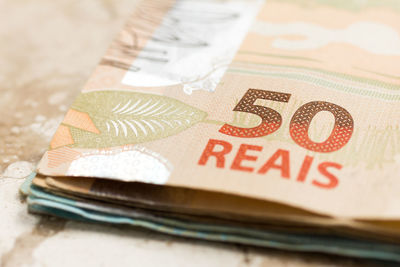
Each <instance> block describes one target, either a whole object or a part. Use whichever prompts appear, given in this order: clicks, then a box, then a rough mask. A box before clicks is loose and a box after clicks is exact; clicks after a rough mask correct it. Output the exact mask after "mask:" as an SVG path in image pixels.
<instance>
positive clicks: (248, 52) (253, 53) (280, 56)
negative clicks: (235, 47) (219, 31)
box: [237, 50, 322, 62]
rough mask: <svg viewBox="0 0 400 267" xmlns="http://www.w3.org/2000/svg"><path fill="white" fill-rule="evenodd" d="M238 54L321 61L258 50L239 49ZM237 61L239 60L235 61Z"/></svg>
mask: <svg viewBox="0 0 400 267" xmlns="http://www.w3.org/2000/svg"><path fill="white" fill-rule="evenodd" d="M238 54H244V55H256V56H263V57H274V58H283V59H294V60H305V61H313V62H322V61H321V60H318V59H313V58H310V57H295V56H287V55H279V54H266V53H258V52H252V51H244V50H240V51H239V52H238ZM237 62H239V61H237Z"/></svg>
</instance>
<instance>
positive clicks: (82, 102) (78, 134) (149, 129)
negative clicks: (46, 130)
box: [69, 91, 207, 148]
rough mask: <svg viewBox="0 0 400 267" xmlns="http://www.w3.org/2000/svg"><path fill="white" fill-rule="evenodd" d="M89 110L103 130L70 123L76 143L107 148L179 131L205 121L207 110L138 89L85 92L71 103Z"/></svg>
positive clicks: (83, 145) (81, 108)
mask: <svg viewBox="0 0 400 267" xmlns="http://www.w3.org/2000/svg"><path fill="white" fill-rule="evenodd" d="M71 108H72V109H75V110H77V111H80V112H86V113H87V114H89V116H90V118H91V119H92V121H93V123H94V124H95V126H96V128H97V129H99V131H100V134H96V133H92V132H88V131H85V130H82V129H78V128H75V127H72V126H69V128H70V130H71V134H72V138H73V140H74V142H75V144H73V145H72V147H80V148H105V147H113V146H121V145H127V144H137V143H143V142H149V141H152V140H157V139H161V138H165V137H168V136H171V135H175V134H177V133H179V132H181V131H183V130H185V129H188V128H190V127H191V126H193V125H194V124H196V123H198V122H200V121H203V120H204V119H205V118H206V117H207V113H206V112H204V111H201V110H199V109H196V108H194V107H192V106H189V105H187V104H185V103H183V102H180V101H178V100H176V99H173V98H170V97H166V96H160V95H154V94H144V93H137V92H125V91H96V92H89V93H82V94H80V95H79V96H78V98H77V99H76V100H75V102H74V104H73V105H72V107H71Z"/></svg>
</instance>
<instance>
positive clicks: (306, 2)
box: [275, 0, 400, 12]
mask: <svg viewBox="0 0 400 267" xmlns="http://www.w3.org/2000/svg"><path fill="white" fill-rule="evenodd" d="M275 1H276V2H290V3H292V4H297V5H300V6H302V7H304V8H313V7H320V6H330V7H333V8H337V9H346V10H349V11H353V12H354V11H361V10H363V9H367V8H377V7H386V8H389V9H391V10H393V11H400V1H398V0H363V1H360V0H275Z"/></svg>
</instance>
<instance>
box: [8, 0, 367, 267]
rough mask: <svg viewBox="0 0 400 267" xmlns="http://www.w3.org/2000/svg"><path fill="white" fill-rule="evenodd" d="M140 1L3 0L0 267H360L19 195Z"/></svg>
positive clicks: (337, 259)
mask: <svg viewBox="0 0 400 267" xmlns="http://www.w3.org/2000/svg"><path fill="white" fill-rule="evenodd" d="M136 3H137V0H119V1H112V0H81V1H79V0H0V18H1V24H0V94H1V96H0V266H4V267H9V266H137V265H140V266H161V265H162V266H189V265H190V266H260V267H261V266H366V263H365V262H363V261H361V260H353V259H347V258H341V257H333V256H326V255H319V254H301V253H293V252H282V251H277V250H271V249H260V248H250V247H245V246H239V245H230V244H220V243H211V242H205V241H198V240H191V239H184V238H177V237H172V236H167V235H162V234H158V233H154V232H150V231H147V230H143V229H136V228H135V229H133V228H128V227H120V226H119V227H115V226H109V225H98V224H85V223H78V222H72V221H65V220H61V219H57V218H52V217H43V216H38V215H33V214H29V213H28V212H27V209H26V203H24V200H23V198H22V197H21V196H20V195H19V193H18V188H19V186H20V185H21V183H22V182H23V180H24V178H25V177H26V176H27V175H28V174H29V173H30V172H31V171H32V170H33V169H34V167H35V165H36V164H37V162H38V161H39V160H40V157H41V155H42V154H43V153H44V151H45V150H46V148H47V146H48V143H49V141H50V138H51V137H52V135H53V133H54V131H55V129H56V127H57V126H58V124H59V123H60V121H61V120H62V118H63V115H64V113H65V111H66V110H67V108H68V106H69V105H70V104H71V102H72V101H73V99H74V97H75V96H76V95H77V94H78V92H79V90H80V89H81V88H82V86H83V85H84V83H85V81H86V80H87V78H88V77H89V75H90V73H91V71H92V70H93V68H94V67H95V65H96V64H97V62H98V61H99V59H100V57H101V56H102V55H103V53H104V52H105V50H106V48H107V46H108V44H109V43H110V41H111V40H112V38H113V36H115V34H116V33H117V31H118V30H119V29H120V28H121V26H122V24H123V22H124V20H125V19H126V17H127V16H128V15H129V13H130V12H131V11H132V9H133V8H134V6H135V4H136Z"/></svg>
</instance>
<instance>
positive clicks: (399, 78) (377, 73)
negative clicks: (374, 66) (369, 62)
mask: <svg viewBox="0 0 400 267" xmlns="http://www.w3.org/2000/svg"><path fill="white" fill-rule="evenodd" d="M354 68H355V69H356V70H361V71H364V72H367V73H370V74H375V75H379V76H382V77H385V78H389V79H396V80H400V76H394V75H390V74H386V73H381V72H375V71H371V70H367V69H363V68H359V67H354Z"/></svg>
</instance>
